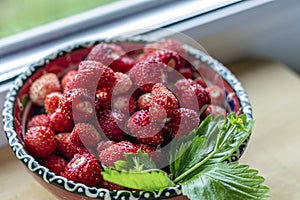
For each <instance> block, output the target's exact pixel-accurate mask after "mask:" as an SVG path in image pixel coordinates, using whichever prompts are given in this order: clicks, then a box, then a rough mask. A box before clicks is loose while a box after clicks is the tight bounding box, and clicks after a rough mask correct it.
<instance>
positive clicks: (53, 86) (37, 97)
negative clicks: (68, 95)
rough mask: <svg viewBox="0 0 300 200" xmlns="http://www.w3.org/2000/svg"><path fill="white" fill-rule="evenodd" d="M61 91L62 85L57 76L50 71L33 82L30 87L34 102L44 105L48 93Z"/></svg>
mask: <svg viewBox="0 0 300 200" xmlns="http://www.w3.org/2000/svg"><path fill="white" fill-rule="evenodd" d="M60 91H61V86H60V82H59V80H58V78H57V76H56V75H55V74H53V73H48V74H44V75H42V76H41V77H39V78H38V79H36V80H35V81H34V82H33V83H32V85H31V86H30V89H29V96H30V99H31V101H32V102H33V103H34V104H36V105H38V106H43V105H44V101H45V98H46V95H47V94H50V93H52V92H60Z"/></svg>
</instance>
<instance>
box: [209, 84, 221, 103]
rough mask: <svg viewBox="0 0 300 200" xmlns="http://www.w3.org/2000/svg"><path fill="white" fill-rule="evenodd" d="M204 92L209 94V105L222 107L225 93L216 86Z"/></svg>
mask: <svg viewBox="0 0 300 200" xmlns="http://www.w3.org/2000/svg"><path fill="white" fill-rule="evenodd" d="M205 90H206V91H207V92H208V93H209V95H210V98H211V103H212V104H214V105H219V106H220V105H222V104H223V103H224V101H225V91H224V90H223V89H222V88H220V87H219V86H217V85H212V86H208V87H207V88H205Z"/></svg>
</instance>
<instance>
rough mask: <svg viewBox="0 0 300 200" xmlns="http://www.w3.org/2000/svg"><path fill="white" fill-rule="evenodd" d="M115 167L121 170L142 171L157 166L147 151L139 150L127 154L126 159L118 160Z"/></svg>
mask: <svg viewBox="0 0 300 200" xmlns="http://www.w3.org/2000/svg"><path fill="white" fill-rule="evenodd" d="M115 168H116V169H117V170H119V171H127V172H128V171H132V172H140V171H143V170H147V169H156V168H157V167H156V165H155V163H154V162H153V160H152V159H151V158H150V157H149V156H148V154H147V153H142V152H141V151H140V150H138V153H137V154H129V153H128V154H125V160H119V161H116V162H115Z"/></svg>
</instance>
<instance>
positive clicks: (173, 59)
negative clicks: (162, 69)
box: [144, 50, 184, 70]
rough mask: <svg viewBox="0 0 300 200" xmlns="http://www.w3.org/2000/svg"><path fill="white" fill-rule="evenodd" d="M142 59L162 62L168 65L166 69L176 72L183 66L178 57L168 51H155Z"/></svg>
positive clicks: (173, 52)
mask: <svg viewBox="0 0 300 200" xmlns="http://www.w3.org/2000/svg"><path fill="white" fill-rule="evenodd" d="M144 59H145V60H148V61H150V60H154V61H158V62H163V63H165V64H166V65H168V67H170V68H172V69H176V70H180V69H181V68H182V67H183V65H184V62H182V59H181V58H180V56H179V55H178V54H177V53H176V52H175V51H169V50H156V51H154V52H152V53H150V54H148V55H147V56H146V57H145V58H144Z"/></svg>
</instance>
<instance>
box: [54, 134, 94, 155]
mask: <svg viewBox="0 0 300 200" xmlns="http://www.w3.org/2000/svg"><path fill="white" fill-rule="evenodd" d="M70 136H71V133H59V134H56V135H55V138H56V141H57V150H58V152H59V153H60V154H61V155H62V156H64V157H65V158H66V159H67V160H71V159H72V158H73V156H74V155H75V154H83V153H88V150H87V149H86V148H85V147H83V146H77V145H75V144H74V143H73V142H72V141H71V139H70Z"/></svg>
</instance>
